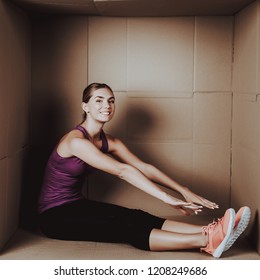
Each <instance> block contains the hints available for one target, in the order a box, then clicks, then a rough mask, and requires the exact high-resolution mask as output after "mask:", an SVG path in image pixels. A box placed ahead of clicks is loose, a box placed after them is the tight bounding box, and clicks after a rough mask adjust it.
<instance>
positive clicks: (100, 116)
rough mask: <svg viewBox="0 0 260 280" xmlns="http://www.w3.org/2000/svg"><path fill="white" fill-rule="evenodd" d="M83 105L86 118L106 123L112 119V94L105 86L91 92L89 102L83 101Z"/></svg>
mask: <svg viewBox="0 0 260 280" xmlns="http://www.w3.org/2000/svg"><path fill="white" fill-rule="evenodd" d="M84 107H85V108H84ZM84 107H83V109H84V110H85V111H86V112H87V118H89V117H90V118H93V119H94V120H96V121H98V122H102V123H106V122H108V121H110V120H111V119H112V117H113V115H114V113H115V97H114V94H113V93H112V92H111V91H110V90H109V89H107V88H100V89H97V90H95V91H94V92H93V94H92V96H91V98H90V100H89V102H88V103H84Z"/></svg>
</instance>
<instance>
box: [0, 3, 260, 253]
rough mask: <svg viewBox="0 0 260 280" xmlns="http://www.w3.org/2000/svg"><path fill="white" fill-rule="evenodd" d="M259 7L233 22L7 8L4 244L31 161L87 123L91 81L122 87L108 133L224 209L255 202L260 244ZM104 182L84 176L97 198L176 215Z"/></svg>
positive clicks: (1, 109) (0, 36)
mask: <svg viewBox="0 0 260 280" xmlns="http://www.w3.org/2000/svg"><path fill="white" fill-rule="evenodd" d="M259 5H260V4H259V1H257V2H256V3H253V4H252V5H250V6H249V7H247V8H246V9H244V10H242V11H241V12H240V13H238V14H237V15H236V16H235V17H230V16H228V17H176V18H124V17H121V18H99V17H86V16H48V17H43V18H41V17H39V18H37V19H34V20H33V21H32V22H31V24H30V23H29V21H28V18H27V17H26V14H25V13H23V12H21V11H19V10H17V9H15V8H10V7H9V8H7V6H6V4H3V2H0V14H1V23H2V22H3V24H1V25H0V30H1V32H0V43H1V44H0V51H1V53H4V60H3V61H4V65H6V68H4V67H3V65H2V63H1V65H0V71H1V75H0V82H1V83H0V89H1V90H0V92H1V96H0V98H1V102H0V117H1V118H0V129H1V131H3V132H6V133H4V134H3V135H7V137H3V138H2V139H1V141H0V166H1V171H0V177H1V180H2V179H3V182H4V184H2V185H1V186H0V188H1V194H3V195H1V196H0V203H1V204H0V225H1V228H0V248H1V247H2V246H3V245H4V243H5V242H6V240H7V239H8V238H9V237H10V236H11V235H12V234H13V232H14V231H15V230H16V228H17V227H18V216H17V215H18V212H19V211H18V204H19V195H20V190H21V185H22V180H23V175H22V168H23V161H24V157H25V156H26V154H27V153H28V152H30V153H32V151H35V150H37V149H40V150H41V151H47V150H51V149H52V148H53V146H54V145H55V144H56V142H57V140H58V139H59V138H60V137H61V136H62V135H63V134H64V133H65V132H66V131H68V130H70V129H71V128H72V127H73V126H74V125H75V124H77V123H79V122H80V120H81V113H82V111H81V108H80V103H81V95H82V91H83V89H84V88H85V86H86V85H87V84H88V83H90V82H94V81H97V82H105V83H108V84H109V85H110V86H111V87H112V88H113V89H114V91H115V96H116V102H117V104H116V107H117V109H116V110H117V112H116V115H115V119H114V120H113V121H112V122H111V123H109V124H108V125H107V126H106V127H105V130H106V131H107V132H108V133H111V134H112V135H116V136H119V137H120V138H123V139H124V140H125V142H126V143H127V145H128V146H129V147H130V148H131V149H132V150H133V151H134V152H136V153H137V154H138V155H140V157H141V158H143V159H144V160H145V161H148V162H151V163H154V164H155V165H157V166H158V167H160V168H161V169H163V170H165V171H166V173H168V174H169V175H171V176H172V177H173V178H175V179H176V180H178V181H180V182H181V183H183V184H185V185H188V186H190V187H191V188H193V189H194V191H197V192H198V193H200V194H202V195H204V196H206V197H208V198H209V199H211V200H214V201H216V202H217V203H219V204H220V205H221V209H220V211H224V210H225V209H226V208H227V207H229V206H230V205H231V206H234V207H236V208H238V207H239V206H242V205H244V204H248V205H249V206H250V207H252V210H253V217H254V224H252V225H251V227H252V228H253V229H254V231H253V232H254V234H255V235H254V242H255V244H259V234H258V235H257V233H259V216H258V215H257V211H258V209H259V201H260V199H259V188H258V185H257V184H258V182H259V174H260V172H259V167H258V166H259V158H260V157H259V147H258V143H259V135H260V131H259V128H258V126H257V124H258V123H259V122H258V121H259V100H258V99H259V98H258V94H259V89H260V87H259V85H260V80H259V51H258V49H259V34H258V32H259V27H258V25H259V17H260V12H259V9H260V8H259ZM234 24H235V25H234ZM30 28H32V30H30ZM6 38H8V40H6ZM30 38H32V49H31V47H30ZM233 42H234V46H233ZM233 48H234V50H233ZM31 51H32V56H30V52H31ZM233 51H234V55H233ZM13 53H15V55H13V56H12V54H13ZM220 58H221V59H220ZM30 59H31V60H30ZM2 74H4V76H3V77H2ZM232 75H233V80H232ZM30 79H32V80H30ZM232 83H233V84H232ZM231 85H232V86H231ZM30 86H32V96H30ZM233 91H234V93H233ZM7 93H8V94H7ZM234 97H235V98H234ZM233 99H234V100H233ZM29 110H30V114H31V115H30V122H29V121H28V111H29ZM232 114H233V117H232ZM5 116H8V122H7V124H6V122H3V118H5ZM29 124H30V126H31V134H30V137H28V129H29ZM29 143H30V146H29V148H30V149H29V150H27V149H23V147H25V146H28V145H29ZM33 158H34V159H35V155H34V157H33ZM231 159H232V160H231ZM39 160H40V161H42V162H41V163H40V164H39V162H37V164H38V165H37V166H42V165H43V160H42V159H39ZM30 166H34V165H33V163H32V162H31V163H30ZM7 170H8V172H7ZM34 174H35V176H36V175H37V176H38V174H39V170H36V171H35V173H34ZM98 175H99V174H96V175H94V176H93V177H91V178H89V181H88V184H87V189H86V190H85V191H86V194H87V195H88V197H90V198H94V199H99V200H103V201H107V202H113V203H118V204H121V205H125V206H129V207H137V208H142V209H144V210H147V211H149V212H151V213H153V214H156V215H163V216H172V215H175V214H178V213H176V212H174V213H173V211H172V209H171V208H170V207H168V206H167V205H164V204H163V203H161V202H160V201H157V200H156V199H154V198H151V197H148V196H147V195H146V194H144V193H142V192H141V191H139V190H136V189H134V188H133V187H132V186H129V185H128V184H126V183H124V182H122V181H119V180H117V179H115V178H112V177H111V176H110V175H102V176H98ZM231 175H232V176H231ZM245 186H246V187H245ZM31 187H32V188H33V187H34V186H31ZM13 210H14V211H13ZM3 212H6V214H3ZM205 214H208V212H207V211H206V212H205ZM10 219H11V220H12V222H8V223H7V222H6V221H9V220H10ZM257 242H258V243H257ZM255 246H258V251H260V250H259V245H255Z"/></svg>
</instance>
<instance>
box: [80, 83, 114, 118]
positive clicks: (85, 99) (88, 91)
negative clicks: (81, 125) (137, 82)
mask: <svg viewBox="0 0 260 280" xmlns="http://www.w3.org/2000/svg"><path fill="white" fill-rule="evenodd" d="M100 88H106V89H108V90H110V91H111V92H112V93H113V90H112V89H111V88H110V87H109V86H108V85H107V84H101V83H92V84H90V85H88V86H87V87H86V88H85V89H84V91H83V95H82V102H84V103H88V102H89V99H90V98H91V97H92V93H93V92H94V91H95V90H97V89H100ZM86 117H87V114H86V112H84V113H83V121H82V122H84V121H85V120H86Z"/></svg>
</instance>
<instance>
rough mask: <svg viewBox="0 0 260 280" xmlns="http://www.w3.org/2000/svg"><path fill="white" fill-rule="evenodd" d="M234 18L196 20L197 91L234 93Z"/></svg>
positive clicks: (195, 77)
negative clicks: (232, 77)
mask: <svg viewBox="0 0 260 280" xmlns="http://www.w3.org/2000/svg"><path fill="white" fill-rule="evenodd" d="M232 47H233V17H196V21H195V59H194V91H220V92H221V91H230V90H231V74H232V67H231V63H232Z"/></svg>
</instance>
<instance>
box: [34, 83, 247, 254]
mask: <svg viewBox="0 0 260 280" xmlns="http://www.w3.org/2000/svg"><path fill="white" fill-rule="evenodd" d="M82 101H83V102H82V109H83V111H84V115H83V121H82V122H81V123H80V124H79V125H78V126H76V127H75V128H74V129H73V130H71V131H70V132H69V133H67V134H66V135H65V136H64V137H63V138H62V139H61V140H60V141H59V143H58V145H57V146H56V147H55V149H54V151H53V153H52V154H51V156H50V158H49V161H48V164H47V167H46V172H45V178H44V181H43V185H42V191H41V195H40V200H39V212H40V225H41V229H42V231H43V233H45V234H46V235H47V236H48V237H50V238H57V239H65V240H86V241H103V242H124V243H130V244H132V245H133V246H135V247H137V248H140V249H144V250H153V251H162V250H167V251H168V250H180V249H192V248H201V249H202V251H205V252H207V253H209V254H211V255H213V256H214V257H220V256H221V254H222V253H223V252H224V251H225V250H227V249H228V248H230V247H231V246H232V244H233V243H234V242H235V240H236V239H237V238H238V236H239V235H240V234H241V233H242V232H243V231H244V230H245V228H246V227H247V224H248V222H249V218H250V209H249V208H248V207H244V208H242V209H241V210H240V211H239V212H238V214H237V215H235V212H234V210H233V209H228V210H227V211H226V212H225V215H224V217H223V218H221V219H219V220H218V222H213V223H212V224H209V225H206V226H199V225H193V224H187V223H182V222H177V221H172V220H166V219H163V218H160V217H156V216H153V215H151V214H149V213H146V212H144V211H142V210H139V209H138V210H136V209H128V208H125V207H121V206H118V205H112V204H107V203H102V202H97V201H91V200H88V199H86V198H85V197H83V195H82V193H81V187H82V185H83V182H84V178H85V176H86V175H90V174H91V173H92V172H93V171H95V170H97V169H99V170H102V171H104V172H107V173H109V174H112V175H114V176H117V177H118V178H120V179H122V180H125V181H126V182H128V183H129V184H131V185H133V186H134V187H136V188H139V189H140V190H142V191H144V192H146V193H147V194H149V195H151V196H153V197H155V198H157V199H159V200H161V201H162V202H164V203H166V204H169V205H170V206H172V207H173V208H175V209H177V210H179V211H180V212H181V213H183V214H185V215H189V214H192V213H195V214H198V213H199V212H201V211H202V208H203V207H206V208H209V209H212V210H213V209H215V208H218V205H217V204H216V203H214V202H211V201H209V200H207V199H205V198H203V197H201V196H200V195H197V194H195V193H193V192H192V191H191V190H190V189H188V188H187V187H184V186H182V185H180V184H178V183H177V182H175V181H174V180H173V179H171V178H170V177H168V176H167V175H166V174H164V173H163V172H162V171H160V170H159V169H158V168H156V167H155V166H153V165H151V164H148V163H145V162H143V161H142V160H141V159H139V158H138V157H137V156H136V155H134V154H133V153H132V152H131V151H130V150H129V149H128V148H127V147H126V146H125V145H124V143H123V142H122V141H121V140H119V139H117V138H114V137H112V136H111V135H108V134H106V133H104V131H103V127H104V125H105V124H106V123H107V122H108V121H110V120H111V119H112V118H113V115H114V112H115V97H114V93H113V91H112V89H111V88H110V87H109V86H108V85H106V84H99V83H93V84H91V85H89V86H88V87H87V88H86V89H85V90H84V92H83V99H82ZM159 185H161V186H164V187H166V188H169V189H171V190H173V191H176V192H178V193H180V194H181V195H182V196H183V197H184V200H180V199H177V198H175V197H173V196H171V195H169V194H168V193H166V192H165V191H164V190H163V189H162V188H161V187H160V186H159ZM108 187H109V186H108ZM235 220H236V223H235Z"/></svg>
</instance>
